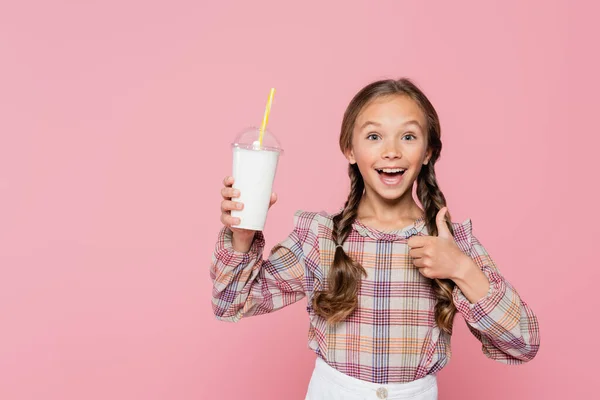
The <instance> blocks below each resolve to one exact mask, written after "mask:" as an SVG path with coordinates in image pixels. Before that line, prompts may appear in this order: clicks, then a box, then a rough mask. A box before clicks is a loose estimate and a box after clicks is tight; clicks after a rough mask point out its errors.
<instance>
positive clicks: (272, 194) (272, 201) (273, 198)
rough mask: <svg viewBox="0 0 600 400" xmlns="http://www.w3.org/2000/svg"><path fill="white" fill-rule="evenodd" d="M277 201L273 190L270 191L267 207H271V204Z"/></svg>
mask: <svg viewBox="0 0 600 400" xmlns="http://www.w3.org/2000/svg"><path fill="white" fill-rule="evenodd" d="M276 202H277V194H276V193H275V192H273V193H271V199H270V200H269V208H271V206H272V205H273V204H275V203H276Z"/></svg>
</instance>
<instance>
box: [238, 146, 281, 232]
mask: <svg viewBox="0 0 600 400" xmlns="http://www.w3.org/2000/svg"><path fill="white" fill-rule="evenodd" d="M278 159H279V151H277V150H264V149H258V147H255V148H254V149H248V148H239V147H233V174H232V175H233V178H234V183H233V187H234V188H235V189H238V190H239V191H240V197H239V198H234V199H233V201H239V202H241V203H244V208H243V209H242V210H237V211H236V210H232V211H231V215H232V216H233V217H237V218H240V221H241V222H240V224H239V225H234V226H233V227H234V228H242V229H249V230H254V231H262V230H263V229H264V227H265V222H266V220H267V211H268V210H269V201H270V200H271V193H272V190H273V181H274V180H275V171H276V170H277V161H278Z"/></svg>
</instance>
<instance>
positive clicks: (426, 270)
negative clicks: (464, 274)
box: [407, 207, 471, 279]
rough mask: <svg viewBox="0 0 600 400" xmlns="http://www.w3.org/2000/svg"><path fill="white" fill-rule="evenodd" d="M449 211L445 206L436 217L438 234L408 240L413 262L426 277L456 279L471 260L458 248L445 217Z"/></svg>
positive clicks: (413, 237)
mask: <svg viewBox="0 0 600 400" xmlns="http://www.w3.org/2000/svg"><path fill="white" fill-rule="evenodd" d="M447 211H448V207H443V208H442V209H441V210H440V211H439V212H438V214H437V216H436V218H435V223H436V225H437V230H438V236H412V237H411V238H410V239H408V242H407V244H408V247H409V248H410V251H409V253H408V254H409V255H410V256H411V257H412V258H413V264H414V265H415V267H417V268H419V272H420V273H421V275H423V276H425V277H426V278H430V279H455V278H457V277H458V275H459V273H460V270H461V268H462V267H463V266H464V265H465V263H468V262H469V261H471V258H470V257H469V256H467V255H466V254H465V253H463V252H462V251H461V250H460V249H459V248H458V246H457V245H456V242H455V241H454V237H453V236H452V233H451V232H450V229H449V228H448V225H446V220H445V218H444V217H445V215H446V212H447ZM467 259H468V260H467Z"/></svg>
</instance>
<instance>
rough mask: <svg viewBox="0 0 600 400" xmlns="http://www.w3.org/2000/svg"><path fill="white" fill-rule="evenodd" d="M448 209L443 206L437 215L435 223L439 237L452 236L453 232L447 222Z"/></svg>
mask: <svg viewBox="0 0 600 400" xmlns="http://www.w3.org/2000/svg"><path fill="white" fill-rule="evenodd" d="M447 211H448V207H443V208H442V209H441V210H440V211H438V213H437V216H436V217H435V224H436V225H437V230H438V237H443V238H451V237H452V233H451V232H450V229H448V225H447V224H446V212H447Z"/></svg>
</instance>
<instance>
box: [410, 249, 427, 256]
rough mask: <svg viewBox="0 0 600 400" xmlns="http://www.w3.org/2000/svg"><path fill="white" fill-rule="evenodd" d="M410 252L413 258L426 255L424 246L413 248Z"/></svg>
mask: <svg viewBox="0 0 600 400" xmlns="http://www.w3.org/2000/svg"><path fill="white" fill-rule="evenodd" d="M408 254H409V255H410V256H411V257H412V258H423V256H424V255H425V251H424V249H423V248H422V247H419V248H416V249H411V250H410V251H409V252H408Z"/></svg>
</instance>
